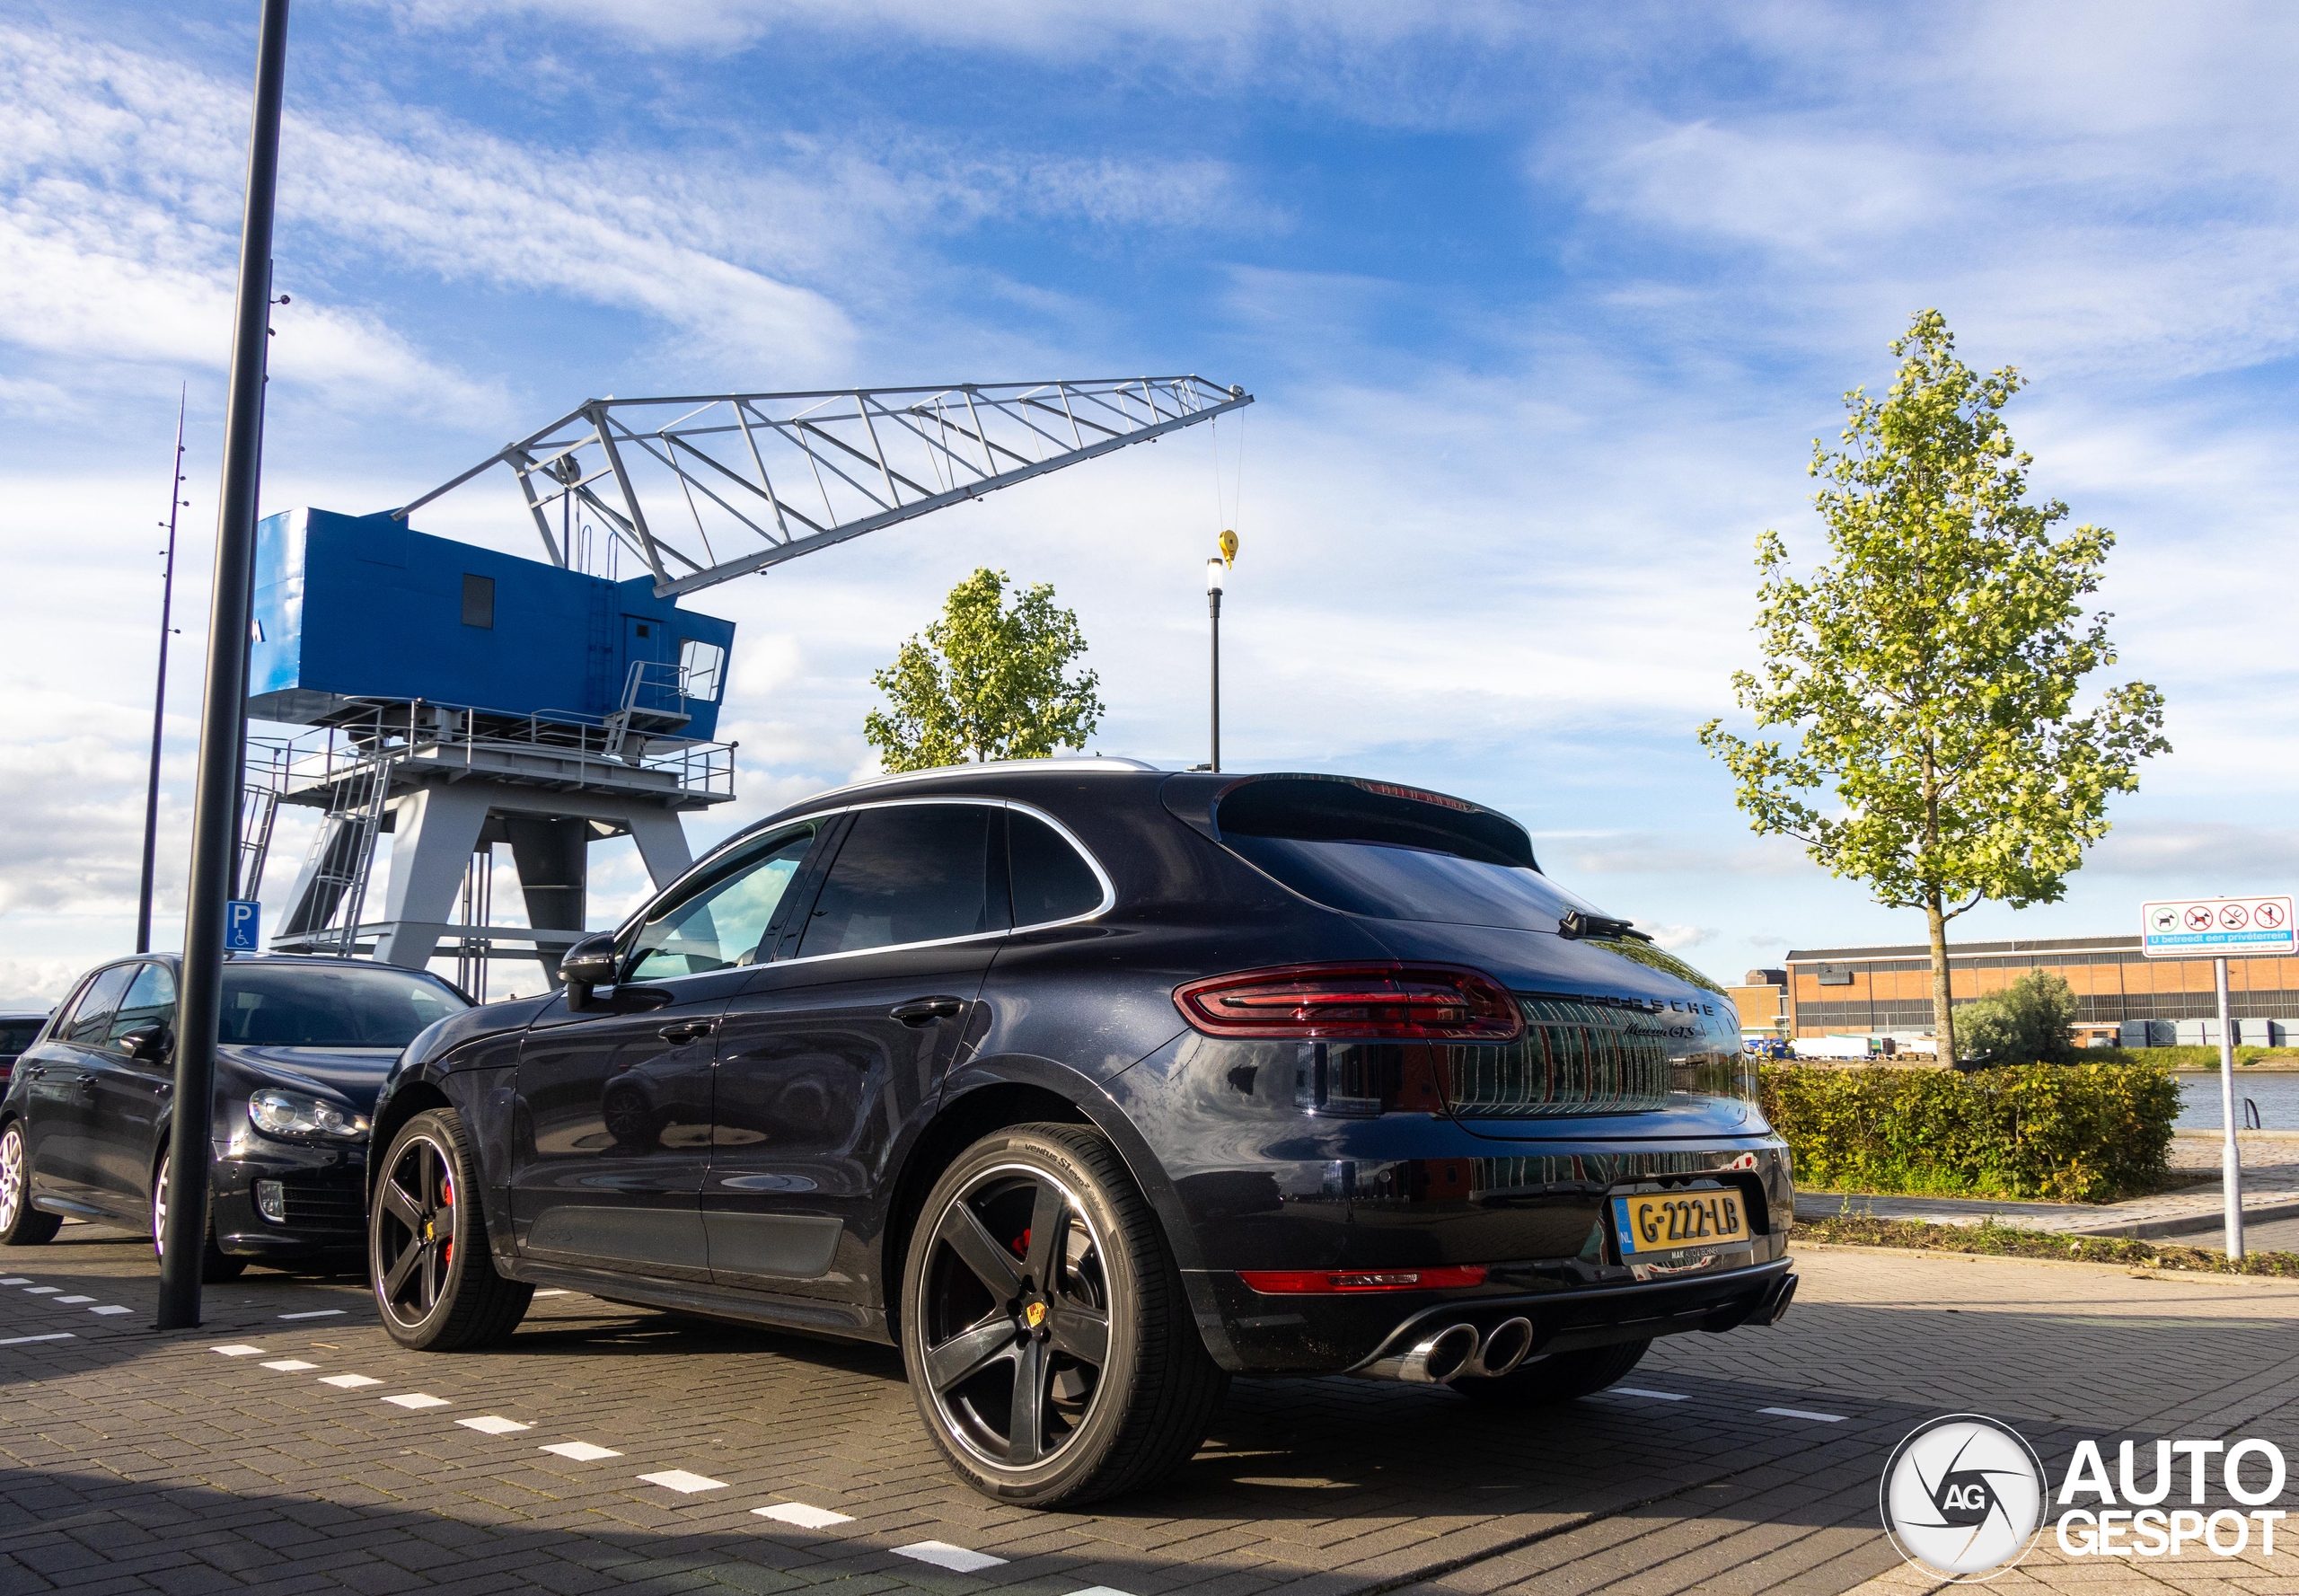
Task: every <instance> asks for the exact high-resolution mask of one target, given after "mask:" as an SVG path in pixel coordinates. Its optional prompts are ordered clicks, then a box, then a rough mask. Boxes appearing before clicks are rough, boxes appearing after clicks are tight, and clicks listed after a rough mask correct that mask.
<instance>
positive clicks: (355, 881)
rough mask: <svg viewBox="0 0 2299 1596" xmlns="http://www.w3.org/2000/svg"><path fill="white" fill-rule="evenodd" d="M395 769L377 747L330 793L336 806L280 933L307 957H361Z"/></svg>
mask: <svg viewBox="0 0 2299 1596" xmlns="http://www.w3.org/2000/svg"><path fill="white" fill-rule="evenodd" d="M393 763H394V760H393V757H392V750H391V749H389V748H388V747H385V746H383V745H378V747H377V748H376V751H375V753H374V756H373V757H371V758H369V759H367V760H365V761H363V762H361V763H359V764H357V765H355V766H354V767H353V768H352V769H350V770H349V771H348V772H344V774H343V775H342V776H341V777H340V778H339V780H337V781H336V782H335V784H334V785H333V787H332V788H331V789H330V799H331V800H332V801H330V804H329V805H328V810H327V814H326V816H324V817H323V818H322V820H321V822H320V826H319V830H318V831H316V832H315V833H313V836H312V847H311V851H310V852H309V853H308V854H306V855H305V856H304V869H303V873H302V874H301V875H300V876H298V877H297V878H296V883H295V898H294V901H293V902H291V903H290V904H288V908H287V917H286V921H285V922H284V923H283V924H282V925H281V926H280V928H279V935H280V937H281V938H283V939H284V938H287V937H296V938H301V939H303V943H302V945H303V948H304V950H305V951H307V952H312V953H332V954H334V955H336V956H337V957H341V958H349V957H351V956H352V955H353V954H355V953H357V952H358V951H359V948H358V939H359V938H358V932H359V920H360V915H361V913H363V912H364V911H365V910H366V904H367V883H368V880H369V878H370V877H372V876H373V875H374V869H375V839H376V838H377V837H378V836H380V835H381V834H382V833H383V807H384V805H385V803H386V802H387V801H388V800H389V798H390V797H391V785H392V764H393Z"/></svg>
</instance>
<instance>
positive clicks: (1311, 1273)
mask: <svg viewBox="0 0 2299 1596" xmlns="http://www.w3.org/2000/svg"><path fill="white" fill-rule="evenodd" d="M1238 1279H1240V1280H1242V1281H1244V1282H1245V1283H1246V1284H1247V1285H1249V1286H1251V1287H1253V1289H1254V1290H1255V1291H1257V1292H1261V1293H1262V1294H1263V1295H1264V1296H1267V1297H1303V1296H1331V1295H1333V1294H1334V1293H1336V1292H1435V1291H1443V1290H1445V1289H1446V1288H1448V1287H1451V1286H1465V1285H1483V1284H1484V1265H1483V1264H1447V1265H1443V1266H1442V1267H1440V1268H1436V1269H1240V1270H1239V1271H1238Z"/></svg>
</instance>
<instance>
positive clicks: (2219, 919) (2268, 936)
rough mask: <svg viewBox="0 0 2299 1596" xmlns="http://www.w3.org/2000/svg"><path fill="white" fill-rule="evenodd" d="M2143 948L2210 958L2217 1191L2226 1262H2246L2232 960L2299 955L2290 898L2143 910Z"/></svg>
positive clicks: (2157, 954)
mask: <svg viewBox="0 0 2299 1596" xmlns="http://www.w3.org/2000/svg"><path fill="white" fill-rule="evenodd" d="M2139 948H2140V951H2141V952H2142V953H2144V954H2145V955H2146V956H2147V957H2149V958H2208V959H2209V960H2211V962H2212V977H2213V984H2214V986H2215V988H2216V989H2217V992H2218V996H2219V1123H2220V1124H2222V1125H2223V1126H2224V1127H2225V1128H2226V1141H2225V1142H2224V1145H2223V1147H2222V1149H2221V1151H2220V1155H2219V1183H2220V1190H2221V1195H2222V1196H2223V1198H2224V1202H2225V1204H2226V1221H2225V1224H2226V1230H2227V1256H2228V1257H2230V1258H2240V1257H2242V1256H2243V1156H2242V1147H2241V1145H2240V1144H2239V1143H2238V1142H2236V1140H2235V1026H2234V1022H2233V1020H2232V1019H2231V1018H2228V1013H2227V1007H2228V1005H2227V960H2228V959H2229V957H2274V956H2278V955H2279V956H2282V957H2286V958H2287V957H2291V956H2293V955H2294V954H2299V927H2295V926H2294V925H2293V923H2292V902H2291V899H2290V898H2289V897H2288V896H2283V897H2248V898H2176V899H2172V900H2171V901H2169V902H2165V903H2155V904H2141V905H2140V910H2139Z"/></svg>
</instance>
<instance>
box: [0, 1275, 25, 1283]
mask: <svg viewBox="0 0 2299 1596" xmlns="http://www.w3.org/2000/svg"><path fill="white" fill-rule="evenodd" d="M31 1283H32V1277H31V1275H29V1274H11V1275H10V1276H8V1278H7V1279H5V1280H0V1285H30V1284H31Z"/></svg>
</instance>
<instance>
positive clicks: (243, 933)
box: [224, 898, 263, 953]
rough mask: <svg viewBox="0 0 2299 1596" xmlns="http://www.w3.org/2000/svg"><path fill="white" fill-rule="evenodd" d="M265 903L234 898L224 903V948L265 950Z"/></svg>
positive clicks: (237, 951) (234, 950) (228, 949)
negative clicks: (263, 939)
mask: <svg viewBox="0 0 2299 1596" xmlns="http://www.w3.org/2000/svg"><path fill="white" fill-rule="evenodd" d="M262 929H263V905H262V904H258V903H254V902H251V901H250V900H249V899H246V898H233V899H232V900H231V901H229V902H228V903H226V904H225V905H224V950H225V952H226V953H260V952H261V951H262V950H263V942H262Z"/></svg>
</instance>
